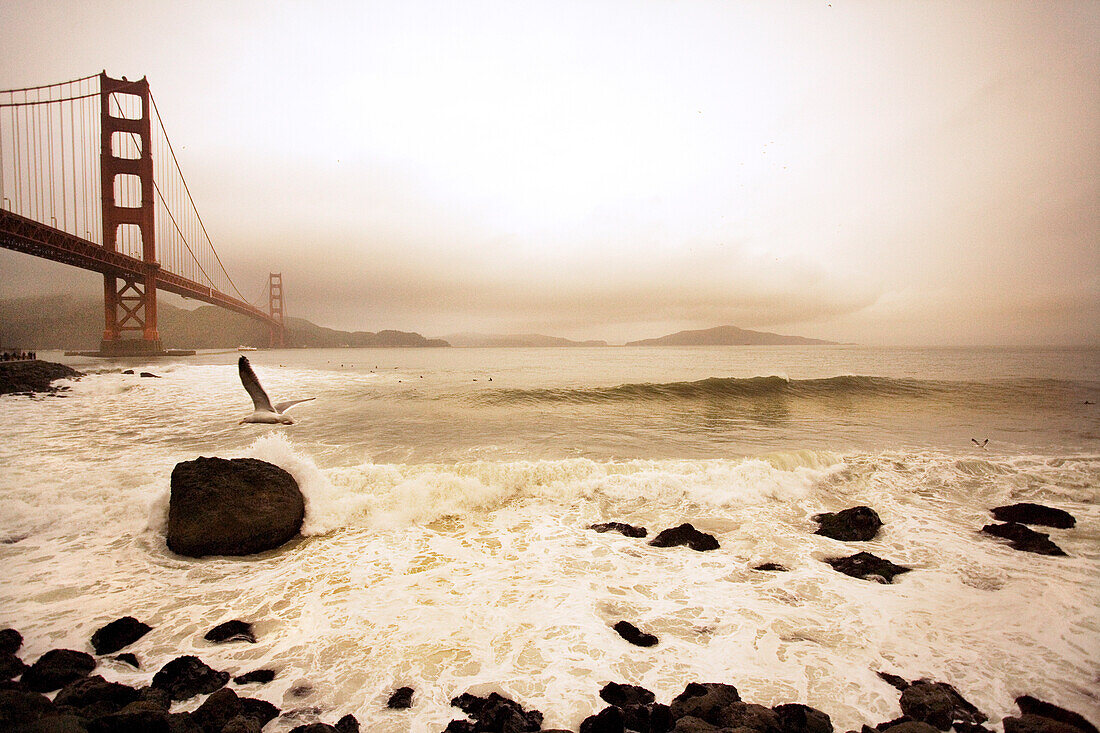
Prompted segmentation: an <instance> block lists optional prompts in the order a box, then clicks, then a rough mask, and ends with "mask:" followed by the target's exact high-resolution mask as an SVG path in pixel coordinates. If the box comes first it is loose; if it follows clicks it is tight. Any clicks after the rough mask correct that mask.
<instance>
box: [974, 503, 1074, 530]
mask: <svg viewBox="0 0 1100 733" xmlns="http://www.w3.org/2000/svg"><path fill="white" fill-rule="evenodd" d="M991 511H992V512H993V518H994V519H996V520H997V521H998V522H1019V523H1020V524H1041V525H1043V526H1046V527H1055V528H1057V529H1070V528H1071V527H1073V526H1074V525H1075V524H1077V520H1076V519H1074V517H1073V515H1072V514H1070V513H1069V512H1067V511H1065V510H1063V509H1055V508H1053V507H1049V506H1043V505H1042V504H1032V503H1031V502H1026V501H1025V502H1020V503H1018V504H1009V505H1007V506H999V507H995V508H994V509H992V510H991Z"/></svg>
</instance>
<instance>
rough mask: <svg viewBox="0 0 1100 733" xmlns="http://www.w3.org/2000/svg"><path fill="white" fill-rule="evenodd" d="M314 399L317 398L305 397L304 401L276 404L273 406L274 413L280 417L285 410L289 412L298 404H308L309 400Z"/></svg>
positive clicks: (288, 401)
mask: <svg viewBox="0 0 1100 733" xmlns="http://www.w3.org/2000/svg"><path fill="white" fill-rule="evenodd" d="M315 399H317V398H316V397H306V398H305V399H304V400H287V401H286V402H279V403H278V404H276V405H275V412H277V413H279V414H280V415H281V414H283V413H284V412H286V411H287V410H289V409H290V408H292V407H294V406H295V405H296V404H298V403H299V402H309V401H310V400H315Z"/></svg>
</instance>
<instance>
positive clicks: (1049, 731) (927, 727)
mask: <svg viewBox="0 0 1100 733" xmlns="http://www.w3.org/2000/svg"><path fill="white" fill-rule="evenodd" d="M879 675H880V677H882V679H884V680H886V681H887V682H889V683H890V684H892V685H894V687H896V688H897V689H898V690H899V691H900V692H901V698H900V700H899V705H900V707H901V711H902V715H901V717H898V718H895V719H894V720H889V721H886V722H884V723H879V724H878V725H873V726H872V725H864V726H863V727H862V729H861V731H860V733H939V732H940V731H949V730H954V731H955V733H991V731H990V730H989V729H988V728H986V727H984V726H983V725H982V724H983V723H985V722H986V721H987V720H988V716H986V715H985V714H984V713H983V712H981V711H980V710H978V708H977V707H975V706H974V705H973V704H971V703H970V702H969V701H967V700H966V699H965V698H964V697H963V696H962V695H961V694H959V692H958V690H956V689H955V688H954V687H953V686H951V685H949V684H946V683H943V682H933V681H929V680H916V681H914V682H908V681H906V680H904V679H902V678H901V677H897V676H895V675H889V674H885V673H879ZM600 697H601V698H602V699H603V701H604V702H606V703H607V706H606V707H604V708H603V709H602V710H600V711H599V712H598V713H596V714H594V715H590V716H589V717H587V718H585V719H584V720H583V721H582V722H581V724H580V728H579V733H833V724H832V721H831V720H830V718H829V715H828V714H827V713H825V712H823V711H821V710H818V709H816V708H812V707H809V706H808V705H801V704H798V703H786V704H782V705H776V706H774V707H770V708H769V707H766V706H764V705H756V704H753V703H748V702H744V701H743V700H742V699H741V696H740V694H739V693H738V691H737V688H736V687H734V686H733V685H729V684H724V683H717V682H706V683H699V682H691V683H689V684H688V685H687V687H685V688H684V691H683V692H681V693H680V694H679V695H677V696H676V697H674V698H673V699H672V700H671V701H670V702H669V703H668V704H667V705H666V704H664V703H660V702H657V700H656V696H655V695H654V694H653V693H652V692H651V691H649V690H647V689H645V688H644V687H638V686H636V685H626V684H619V683H616V682H611V683H608V684H607V685H605V686H604V687H603V689H601V690H600ZM1016 702H1017V705H1018V706H1019V707H1020V711H1021V715H1020V716H1019V717H1008V718H1005V720H1004V726H1005V733H1097V730H1096V728H1095V726H1093V725H1092V724H1091V723H1089V722H1088V721H1087V720H1085V718H1084V717H1082V716H1081V715H1079V714H1077V713H1074V712H1072V711H1069V710H1066V709H1064V708H1060V707H1058V706H1056V705H1053V704H1051V703H1047V702H1043V701H1041V700H1037V699H1036V698H1033V697H1030V696H1023V697H1020V698H1017V700H1016ZM451 704H452V705H454V706H455V707H457V708H459V709H461V710H462V711H463V712H464V713H466V714H467V716H468V718H467V719H465V720H462V719H457V720H452V721H451V722H450V723H449V724H448V725H447V727H446V728H445V729H444V732H443V733H522V732H524V731H543V733H569V731H566V730H563V729H544V728H542V720H543V716H542V713H541V712H539V711H537V710H526V709H524V708H523V706H522V705H520V704H519V703H517V702H515V701H514V700H510V699H508V698H506V697H503V696H502V695H499V694H497V693H492V694H490V695H489V696H487V697H476V696H474V695H470V694H468V693H467V694H463V695H460V696H459V697H456V698H454V699H453V700H451ZM849 733H856V732H855V731H850V732H849Z"/></svg>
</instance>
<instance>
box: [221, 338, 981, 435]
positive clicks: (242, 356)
mask: <svg viewBox="0 0 1100 733" xmlns="http://www.w3.org/2000/svg"><path fill="white" fill-rule="evenodd" d="M241 358H242V359H243V358H244V357H243V356H242V357H241ZM970 442H971V443H973V444H974V445H976V446H978V447H979V448H984V447H985V446H986V443H988V442H989V438H986V439H985V440H983V441H982V442H981V443H979V442H978V439H977V438H971V439H970Z"/></svg>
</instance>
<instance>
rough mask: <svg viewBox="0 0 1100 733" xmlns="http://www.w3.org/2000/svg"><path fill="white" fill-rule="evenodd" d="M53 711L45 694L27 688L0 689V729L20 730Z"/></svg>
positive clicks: (51, 704)
mask: <svg viewBox="0 0 1100 733" xmlns="http://www.w3.org/2000/svg"><path fill="white" fill-rule="evenodd" d="M53 712H54V707H53V703H52V702H50V699H49V698H48V697H46V696H45V695H42V694H40V693H37V692H30V691H28V690H0V730H20V729H21V728H24V727H26V726H29V725H31V724H33V723H34V722H35V721H36V720H38V719H39V718H42V717H43V716H46V715H50V714H52V713H53Z"/></svg>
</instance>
